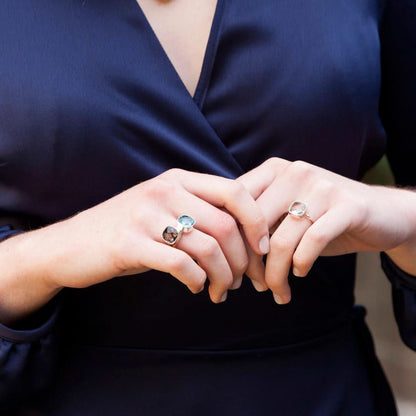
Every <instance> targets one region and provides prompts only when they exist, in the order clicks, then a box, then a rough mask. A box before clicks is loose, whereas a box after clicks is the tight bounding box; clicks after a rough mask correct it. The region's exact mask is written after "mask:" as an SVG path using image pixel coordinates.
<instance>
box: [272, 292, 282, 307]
mask: <svg viewBox="0 0 416 416" xmlns="http://www.w3.org/2000/svg"><path fill="white" fill-rule="evenodd" d="M273 297H274V301H275V302H276V303H278V304H279V305H282V304H283V301H282V298H281V297H280V296H279V295H276V293H273Z"/></svg>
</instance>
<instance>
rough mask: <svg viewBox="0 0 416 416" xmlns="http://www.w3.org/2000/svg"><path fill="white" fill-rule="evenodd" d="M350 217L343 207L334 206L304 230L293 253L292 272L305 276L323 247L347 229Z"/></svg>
mask: <svg viewBox="0 0 416 416" xmlns="http://www.w3.org/2000/svg"><path fill="white" fill-rule="evenodd" d="M350 218H351V216H350V215H349V214H348V212H346V210H345V209H342V208H340V207H336V206H335V207H334V208H332V209H330V210H328V212H326V214H325V215H323V216H322V217H320V218H319V219H318V220H317V221H316V222H315V223H314V224H313V225H312V226H311V227H310V228H309V229H308V230H307V231H306V232H305V234H304V236H303V238H302V239H301V241H300V243H299V245H298V247H297V249H296V251H295V253H294V255H293V274H295V275H296V276H306V275H307V274H308V273H309V270H310V269H311V268H312V266H313V264H314V263H315V261H316V259H317V258H318V257H319V255H320V254H321V253H322V252H323V251H324V250H325V247H326V246H327V245H328V244H329V243H330V242H331V241H333V240H335V239H336V238H337V237H339V236H340V235H341V234H343V233H344V232H345V231H347V230H348V228H349V226H350Z"/></svg>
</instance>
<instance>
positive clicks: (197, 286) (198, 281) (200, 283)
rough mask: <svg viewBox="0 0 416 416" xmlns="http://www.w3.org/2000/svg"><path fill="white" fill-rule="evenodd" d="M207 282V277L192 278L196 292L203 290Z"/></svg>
mask: <svg viewBox="0 0 416 416" xmlns="http://www.w3.org/2000/svg"><path fill="white" fill-rule="evenodd" d="M205 280H206V276H204V275H201V276H195V275H194V276H193V278H192V282H191V285H192V288H193V289H195V290H199V289H201V288H202V287H203V286H204V284H205Z"/></svg>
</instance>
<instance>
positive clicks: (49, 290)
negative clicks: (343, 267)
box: [0, 169, 269, 323]
mask: <svg viewBox="0 0 416 416" xmlns="http://www.w3.org/2000/svg"><path fill="white" fill-rule="evenodd" d="M181 214H188V215H191V216H192V217H193V218H195V220H196V224H195V227H194V230H193V231H192V232H190V233H188V234H186V235H184V236H183V237H182V238H181V239H180V240H179V242H178V244H177V245H175V246H174V247H171V246H168V245H166V244H165V243H164V242H163V240H162V231H163V229H164V228H165V226H167V225H169V224H171V225H176V219H177V217H178V216H179V215H181ZM149 219H153V220H149ZM0 246H1V247H0V268H1V270H2V271H4V272H2V277H1V280H0V305H1V306H0V315H1V316H0V319H1V320H2V322H7V323H10V322H13V321H15V320H17V319H19V318H22V317H23V316H25V315H27V314H29V313H31V312H33V311H35V310H36V309H37V308H39V307H41V306H42V305H44V304H45V303H46V302H47V301H48V300H50V299H51V298H52V297H53V296H55V295H56V294H57V293H58V292H59V291H60V290H61V289H62V288H64V287H72V288H85V287H88V286H91V285H94V284H97V283H100V282H104V281H106V280H109V279H111V278H113V277H115V276H125V275H131V274H139V273H143V272H146V271H148V270H150V269H155V270H159V271H162V272H166V273H170V274H171V275H172V276H173V277H175V278H176V279H178V280H179V281H181V282H182V283H183V284H185V285H186V286H187V287H188V288H189V290H190V291H191V292H193V293H198V292H200V291H201V290H202V289H203V288H204V284H205V280H206V279H207V276H208V279H209V281H210V285H209V289H208V290H209V294H210V297H211V300H212V301H213V302H214V303H218V302H223V301H224V300H225V299H226V296H227V290H228V289H236V288H238V287H239V286H240V285H241V279H242V275H243V273H247V274H248V275H249V276H250V277H251V279H252V280H253V284H254V286H255V287H256V288H257V289H258V290H267V286H266V285H265V281H264V265H263V263H262V261H261V259H262V256H263V255H264V254H266V253H267V252H268V249H269V233H268V227H267V223H266V220H265V218H264V216H263V214H262V212H261V210H260V208H259V207H258V205H257V204H256V203H255V201H254V199H253V198H252V196H251V195H250V194H249V192H248V191H247V190H246V188H245V187H244V186H243V185H242V184H241V183H240V182H238V181H233V180H230V179H225V178H221V177H217V176H213V175H206V174H201V173H193V172H188V171H184V170H181V169H171V170H168V171H166V172H164V173H163V174H161V175H159V176H157V177H155V178H153V179H150V180H148V181H145V182H142V183H140V184H139V185H136V186H134V187H132V188H130V189H128V190H126V191H124V192H122V193H121V194H119V195H117V196H115V197H113V198H111V199H109V200H107V201H105V202H103V203H101V204H99V205H97V206H95V207H93V208H90V209H88V210H86V211H83V212H80V213H79V214H77V215H75V216H74V217H71V218H69V219H67V220H65V221H61V222H59V223H56V224H52V225H50V226H48V227H45V228H43V229H40V230H36V231H31V232H28V233H24V234H21V235H17V236H14V237H11V238H9V239H7V240H6V241H4V242H3V243H2V244H1V245H0ZM194 260H196V262H195V261H194Z"/></svg>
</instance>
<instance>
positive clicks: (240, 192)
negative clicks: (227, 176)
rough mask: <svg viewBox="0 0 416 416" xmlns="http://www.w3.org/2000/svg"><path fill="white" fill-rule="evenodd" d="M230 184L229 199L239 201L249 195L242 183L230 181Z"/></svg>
mask: <svg viewBox="0 0 416 416" xmlns="http://www.w3.org/2000/svg"><path fill="white" fill-rule="evenodd" d="M229 184H230V186H229V189H228V191H227V192H228V197H229V199H231V200H233V201H236V200H237V201H238V200H240V199H241V198H243V197H244V196H246V194H248V191H247V189H246V187H245V186H244V185H243V184H242V183H241V182H239V181H233V180H230V182H229Z"/></svg>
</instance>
